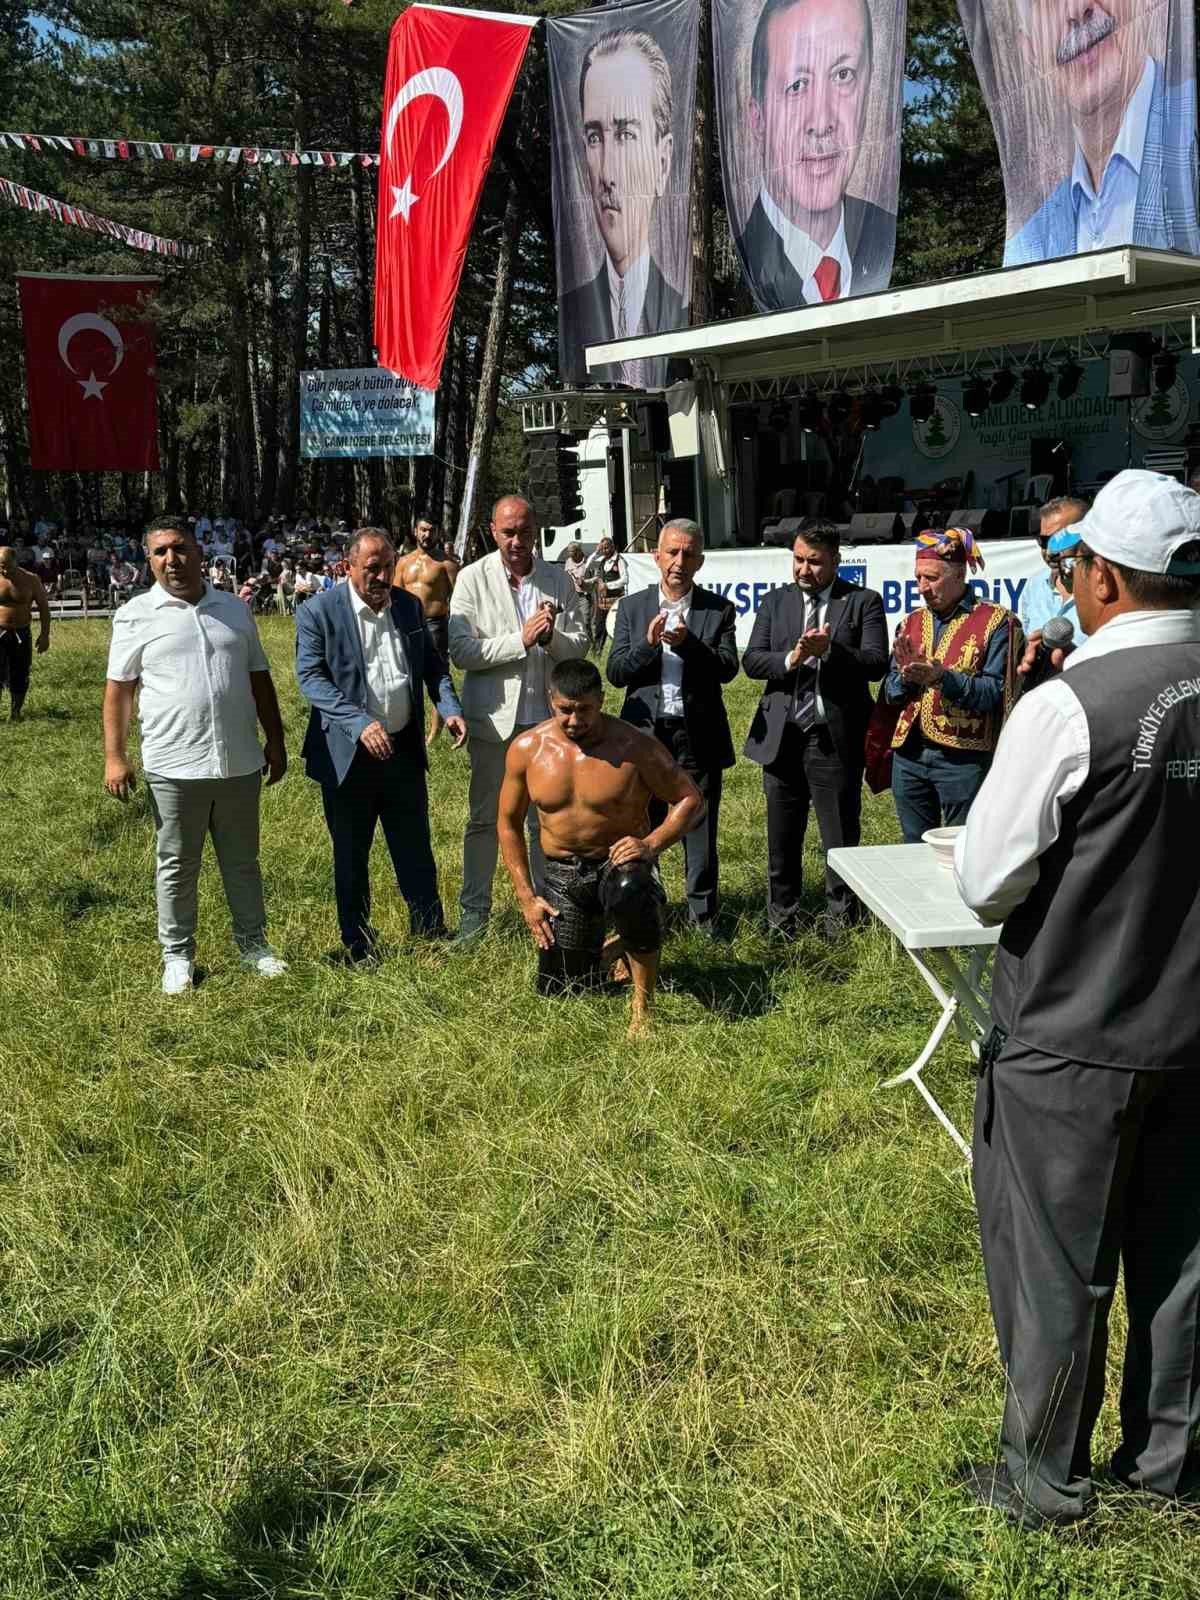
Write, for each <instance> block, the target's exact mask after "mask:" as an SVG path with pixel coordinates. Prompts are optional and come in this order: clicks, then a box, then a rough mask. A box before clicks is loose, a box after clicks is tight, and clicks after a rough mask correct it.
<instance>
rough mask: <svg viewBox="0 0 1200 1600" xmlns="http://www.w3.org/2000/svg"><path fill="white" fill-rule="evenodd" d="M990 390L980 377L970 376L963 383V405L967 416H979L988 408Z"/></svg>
mask: <svg viewBox="0 0 1200 1600" xmlns="http://www.w3.org/2000/svg"><path fill="white" fill-rule="evenodd" d="M990 398H991V391H990V390H989V388H988V386H987V384H986V383H985V382H984V381H983V379H982V378H972V379H971V380H970V381H969V382H968V383H964V384H963V405H964V406H965V407H966V410H967V415H968V416H969V417H981V416H982V415H983V413H984V412H985V411H986V410H987V408H988V402H989V400H990Z"/></svg>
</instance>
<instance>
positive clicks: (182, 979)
mask: <svg viewBox="0 0 1200 1600" xmlns="http://www.w3.org/2000/svg"><path fill="white" fill-rule="evenodd" d="M191 987H192V963H191V962H190V961H189V960H188V958H187V957H186V956H164V957H163V981H162V992H163V993H164V994H187V992H188V990H189V989H190V988H191Z"/></svg>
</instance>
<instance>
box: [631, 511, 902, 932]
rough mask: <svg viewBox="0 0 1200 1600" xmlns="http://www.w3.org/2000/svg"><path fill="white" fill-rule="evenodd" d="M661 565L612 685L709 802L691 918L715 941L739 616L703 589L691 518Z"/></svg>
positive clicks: (637, 722) (673, 537) (634, 606)
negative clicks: (729, 699) (726, 693)
mask: <svg viewBox="0 0 1200 1600" xmlns="http://www.w3.org/2000/svg"><path fill="white" fill-rule="evenodd" d="M654 559H655V562H656V563H657V566H658V570H659V574H660V577H659V582H658V585H657V587H654V588H649V589H643V590H641V591H640V592H639V593H638V594H634V595H630V596H629V597H628V598H627V599H625V600H623V601H622V602H621V606H620V609H619V610H618V612H617V622H616V630H615V633H614V635H613V644H612V649H611V650H610V651H609V656H608V681H609V682H610V683H612V684H615V685H616V687H617V688H618V689H624V690H625V704H624V705H623V706H622V707H621V716H622V717H623V718H624V720H625V721H626V722H629V723H632V724H633V726H634V727H635V728H641V729H642V730H643V731H644V732H645V733H652V734H654V735H655V737H656V738H657V739H658V740H659V741H660V742H661V743H662V744H664V745H666V747H667V749H668V750H669V751H670V753H671V754H672V756H674V758H675V760H676V761H677V762H678V763H679V765H680V766H681V767H682V768H683V770H684V771H685V772H686V773H687V775H688V776H689V777H690V778H691V779H692V780H693V782H694V783H695V785H696V787H697V788H698V789H699V790H700V793H701V794H702V795H703V797H704V800H705V803H706V805H707V807H708V810H707V814H706V816H705V819H704V821H703V822H701V823H700V825H699V826H698V827H696V828H694V829H693V830H692V832H691V833H689V834H686V835H685V836H684V840H683V857H684V865H685V869H686V872H687V899H688V916H689V918H690V920H691V922H692V925H693V927H695V928H697V929H699V930H700V931H701V932H702V933H703V934H704V935H705V937H707V938H712V937H714V935H715V933H716V917H717V880H718V858H717V816H718V813H719V811H720V807H721V774H722V772H723V770H724V769H725V768H726V767H731V766H732V765H733V759H734V757H733V740H732V739H731V737H730V734H729V719H728V718H727V717H726V715H725V702H724V700H723V699H722V696H721V685H722V684H725V683H730V682H732V680H733V679H734V678H736V677H737V670H738V657H737V643H736V640H735V637H734V609H733V606H732V604H731V602H730V601H728V600H722V599H721V598H720V596H719V595H715V594H713V593H712V591H711V590H709V589H700V588H697V587H696V585H695V583H694V581H693V580H694V579H695V576H696V574H697V572H699V570H700V568H701V567H702V566H703V565H704V535H703V533H702V532H701V531H700V526H699V524H698V523H695V522H691V521H689V520H688V519H687V518H686V517H677V518H676V519H675V520H674V521H673V522H668V523H667V524H666V526H665V527H664V528H663V530H662V532H661V533H660V534H659V537H658V549H657V551H656V552H655V556H654ZM885 656H886V651H885ZM657 804H658V802H655V803H654V805H652V806H651V811H650V822H651V825H652V826H653V827H657V826H658V825H659V823H660V822H661V821H662V816H660V815H659V814H658V812H657V811H656V809H655V806H657ZM665 814H666V812H665V808H664V810H663V816H665Z"/></svg>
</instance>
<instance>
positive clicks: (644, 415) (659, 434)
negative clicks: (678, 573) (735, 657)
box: [634, 390, 1149, 456]
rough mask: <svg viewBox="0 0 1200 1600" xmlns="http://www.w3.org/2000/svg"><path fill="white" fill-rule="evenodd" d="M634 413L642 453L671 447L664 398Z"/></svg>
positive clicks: (648, 402) (645, 402)
mask: <svg viewBox="0 0 1200 1600" xmlns="http://www.w3.org/2000/svg"><path fill="white" fill-rule="evenodd" d="M1147 393H1149V391H1148V390H1147ZM634 415H635V416H636V417H637V438H638V449H639V450H640V452H641V453H642V455H644V456H650V455H662V454H664V453H665V452H666V451H668V450H669V449H670V448H671V425H670V423H669V421H668V420H667V402H666V401H665V400H639V401H638V403H637V407H636V409H635V411H634Z"/></svg>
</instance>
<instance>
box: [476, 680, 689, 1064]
mask: <svg viewBox="0 0 1200 1600" xmlns="http://www.w3.org/2000/svg"><path fill="white" fill-rule="evenodd" d="M549 688H550V693H549V701H550V713H551V714H550V719H549V721H547V722H542V723H539V724H538V726H537V727H536V728H530V729H529V731H528V732H527V733H523V734H522V735H521V736H520V738H518V739H514V740H513V743H512V745H511V746H510V747H509V751H508V760H507V761H506V763H505V769H504V786H503V788H502V789H501V791H500V812H499V817H498V819H497V823H498V831H499V835H500V848H501V850H502V851H503V853H504V864H505V866H506V867H507V868H508V871H509V875H510V877H511V878H512V881H513V888H514V889H515V890H516V893H517V899H518V900H519V901H520V903H521V911H522V913H523V915H524V917H525V921H526V922H527V923H528V924H529V931H530V933H531V934H532V935H533V941H534V943H535V944H536V945H537V948H538V976H537V987H538V993H539V994H561V993H563V992H564V991H566V990H568V989H570V988H574V987H582V986H586V985H588V984H593V983H596V982H598V981H600V980H602V979H603V977H604V976H605V970H604V969H605V964H606V958H607V960H608V961H610V962H611V963H612V971H611V975H612V976H617V975H619V974H618V970H617V963H618V962H619V960H620V959H622V958H623V959H624V961H625V962H626V964H627V965H628V968H629V974H630V976H631V977H632V979H633V1015H632V1019H631V1021H630V1027H629V1031H630V1033H631V1034H637V1033H639V1032H641V1030H642V1028H643V1026H644V1025H645V1022H646V1019H647V1013H648V1012H649V1010H650V1006H651V1004H652V1002H653V995H654V984H655V980H656V978H657V977H658V952H659V947H660V946H661V944H662V909H663V906H664V904H665V902H666V896H665V895H664V893H663V888H662V884H661V882H660V881H659V876H658V868H657V866H656V864H655V863H656V862H657V860H658V857H659V856H660V855H661V854H662V852H663V851H664V850H669V849H670V847H671V846H672V845H673V844H675V843H677V842H678V841H679V840H680V839H681V838H682V837H683V835H684V834H685V833H687V832H689V831H690V830H691V829H692V828H694V827H695V826H696V824H697V823H698V822H700V821H702V820H703V817H704V801H703V800H702V799H701V797H700V791H699V789H697V787H696V785H695V784H694V783H693V782H692V780H691V779H690V778H689V777H688V775H687V773H686V772H684V770H683V768H682V767H680V766H678V765H677V763H676V762H675V761H674V760H673V759H672V757H671V756H670V755H669V754H668V752H667V750H666V747H665V746H664V745H662V744H660V743H659V741H658V740H657V739H652V738H650V737H649V735H648V734H644V733H639V732H638V731H637V729H636V728H631V727H630V726H629V724H628V723H627V722H621V721H620V720H619V719H618V718H617V717H609V716H605V714H604V709H603V706H604V685H603V683H602V681H601V678H600V674H599V673H598V672H597V671H596V668H595V667H594V666H593V665H592V663H591V662H590V661H560V662H559V663H558V665H557V666H556V667H555V668H554V670H553V672H552V673H551V674H550V686H549ZM652 799H653V800H661V801H662V802H663V803H664V804H665V805H666V807H667V815H666V818H665V819H664V821H663V823H662V825H661V827H658V828H654V829H651V827H650V823H649V817H648V810H649V805H650V801H651V800H652ZM531 803H532V804H533V805H535V806H536V807H537V813H538V820H539V822H540V823H541V830H542V849H543V851H544V852H545V856H546V882H545V885H544V886H543V889H542V892H541V893H539V892H538V889H536V888H535V887H534V884H533V882H532V880H531V878H530V874H529V854H528V851H527V849H526V846H525V816H526V813H527V812H528V810H529V807H530V804H531ZM610 925H611V926H612V927H613V928H614V929H615V930H616V936H617V937H616V939H615V940H614V941H610V944H609V946H605V943H604V935H605V931H606V929H607V928H608V927H609V926H610Z"/></svg>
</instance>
